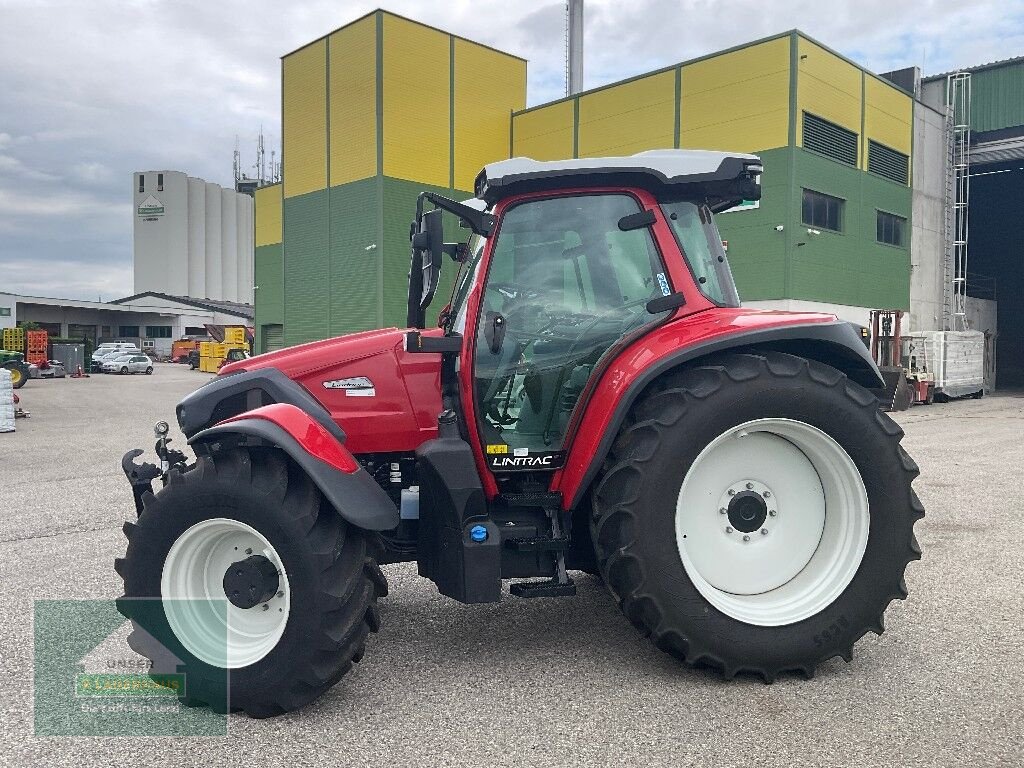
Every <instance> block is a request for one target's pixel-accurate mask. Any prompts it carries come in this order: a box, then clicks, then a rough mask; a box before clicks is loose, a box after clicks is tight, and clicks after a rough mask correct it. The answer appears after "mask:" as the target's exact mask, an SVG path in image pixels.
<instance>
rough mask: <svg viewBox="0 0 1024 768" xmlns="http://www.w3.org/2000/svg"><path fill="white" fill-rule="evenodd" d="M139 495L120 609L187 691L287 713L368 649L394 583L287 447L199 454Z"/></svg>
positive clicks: (186, 698) (129, 530)
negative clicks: (154, 489)
mask: <svg viewBox="0 0 1024 768" xmlns="http://www.w3.org/2000/svg"><path fill="white" fill-rule="evenodd" d="M144 505H145V506H144V510H143V512H142V515H141V516H140V517H139V521H138V523H137V524H134V525H133V524H131V523H126V524H125V533H126V535H127V537H128V551H127V554H126V555H125V557H124V558H123V559H119V560H117V561H116V562H115V568H116V570H117V572H118V573H119V574H120V575H121V576H122V578H123V579H124V585H125V594H124V597H123V598H121V599H120V600H119V601H118V608H119V610H120V611H121V613H123V614H124V615H125V616H127V617H128V618H130V619H132V620H133V625H134V631H133V632H132V634H131V636H130V637H129V644H130V645H131V646H132V648H133V649H134V650H135V651H136V652H137V653H139V654H141V655H143V656H145V657H146V658H148V659H150V660H151V661H152V662H153V667H152V670H151V671H152V673H153V674H156V673H165V672H168V670H167V669H160V668H158V667H159V665H160V661H161V659H166V658H168V657H174V658H175V659H177V660H180V661H177V662H176V664H183V667H184V674H185V682H184V685H185V690H184V692H183V693H182V695H181V698H182V701H183V702H184V703H186V704H189V705H204V704H205V705H209V706H210V707H212V708H213V709H215V710H217V711H229V710H237V709H240V710H244V711H245V712H247V713H248V714H250V715H252V716H254V717H269V716H273V715H278V714H282V713H284V712H288V711H290V710H293V709H297V708H298V707H301V706H303V705H305V704H307V703H309V702H310V701H312V700H313V699H315V698H317V697H318V696H320V695H321V694H323V693H324V692H325V691H327V690H328V689H329V688H330V687H331V686H333V685H334V684H335V683H336V682H338V680H340V679H341V677H342V676H343V675H344V674H345V673H346V672H347V671H349V669H351V667H352V664H353V663H354V662H357V661H359V660H360V659H361V658H362V656H363V651H364V647H365V643H366V639H367V637H368V635H369V633H370V632H376V631H377V629H378V628H379V618H378V612H377V599H378V598H379V597H382V596H384V595H386V594H387V582H386V581H385V579H384V576H383V574H382V573H381V571H380V569H379V567H378V566H377V563H376V561H375V560H374V559H373V557H372V556H371V554H370V552H369V551H368V549H367V545H366V540H365V538H364V536H363V534H362V533H361V532H360V531H359V530H358V529H355V528H352V527H351V526H349V525H348V524H347V523H345V522H344V521H343V520H342V519H341V518H340V516H339V515H337V514H336V512H335V511H334V510H333V509H331V508H330V507H328V506H327V505H326V504H325V503H324V502H322V500H321V497H320V493H319V492H318V491H317V489H316V487H315V486H314V485H313V484H312V483H311V482H310V481H309V479H308V477H306V475H305V474H303V473H302V472H301V471H300V470H298V469H297V468H296V467H295V466H294V465H292V464H291V463H290V462H288V461H287V460H286V459H285V458H284V457H283V456H282V455H281V454H280V453H279V452H277V451H274V450H270V449H252V450H251V451H249V450H233V451H230V452H226V453H223V454H220V455H217V456H216V457H215V458H214V459H213V460H211V459H209V458H202V459H200V460H199V462H198V463H197V464H196V466H195V467H194V468H193V469H190V470H189V471H187V472H185V473H184V474H179V473H172V475H171V477H170V482H169V483H168V485H167V486H166V487H165V488H164V489H163V490H161V491H160V493H158V494H157V495H156V496H152V495H147V496H146V497H145V498H144ZM138 598H149V600H138ZM169 671H171V672H174V671H176V670H175V669H171V670H169Z"/></svg>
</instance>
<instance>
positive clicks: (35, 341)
mask: <svg viewBox="0 0 1024 768" xmlns="http://www.w3.org/2000/svg"><path fill="white" fill-rule="evenodd" d="M49 336H50V335H49V334H48V333H47V332H46V331H28V332H27V333H26V334H25V359H26V360H28V362H30V363H34V364H36V365H38V364H39V363H41V362H43V361H44V360H46V345H47V340H48V339H49Z"/></svg>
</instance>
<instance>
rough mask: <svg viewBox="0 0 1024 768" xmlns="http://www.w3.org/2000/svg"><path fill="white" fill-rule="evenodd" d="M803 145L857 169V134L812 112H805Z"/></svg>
mask: <svg viewBox="0 0 1024 768" xmlns="http://www.w3.org/2000/svg"><path fill="white" fill-rule="evenodd" d="M803 145H804V149H810V150H812V151H814V152H817V153H819V154H822V155H824V156H825V157H828V158H831V159H833V160H837V161H839V162H840V163H843V164H845V165H852V166H853V167H854V168H856V167H857V134H856V133H854V132H853V131H848V130H847V129H846V128H843V127H841V126H838V125H836V124H835V123H830V122H829V121H828V120H823V119H822V118H820V117H818V116H817V115H812V114H811V113H810V112H804V131H803Z"/></svg>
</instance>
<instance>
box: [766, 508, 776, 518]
mask: <svg viewBox="0 0 1024 768" xmlns="http://www.w3.org/2000/svg"><path fill="white" fill-rule="evenodd" d="M777 514H779V513H778V512H776V511H775V510H774V509H769V510H768V516H769V517H775V516H776V515H777Z"/></svg>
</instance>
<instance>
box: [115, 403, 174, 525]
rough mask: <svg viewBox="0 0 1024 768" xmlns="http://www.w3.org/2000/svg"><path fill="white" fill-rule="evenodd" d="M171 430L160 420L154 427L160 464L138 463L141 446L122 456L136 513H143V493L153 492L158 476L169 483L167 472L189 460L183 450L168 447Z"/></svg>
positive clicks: (122, 466)
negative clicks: (168, 434) (154, 482)
mask: <svg viewBox="0 0 1024 768" xmlns="http://www.w3.org/2000/svg"><path fill="white" fill-rule="evenodd" d="M168 431H169V429H168V426H167V422H166V421H161V422H158V423H157V425H156V427H155V428H154V432H155V433H156V446H155V447H154V450H155V451H156V455H157V456H158V457H159V458H160V466H159V467H158V466H157V465H155V464H150V463H148V462H144V463H142V464H136V463H135V459H137V458H138V457H139V456H141V455H142V454H143V450H142V449H141V448H135V449H134V450H131V451H128V453H126V454H125V455H124V456H122V457H121V470H122V471H123V472H124V474H125V477H127V478H128V482H129V483H130V484H131V486H132V496H133V497H134V499H135V514H136V515H141V514H142V495H143V494H144V493H146V491H149V492H150V493H152V492H153V481H154V480H155V479H156V478H158V477H159V478H160V480H161V481H162V482H163V484H164V485H166V484H167V473H168V472H170V471H171V470H172V469H179V470H180V469H182V468H184V466H185V463H186V461H187V459H186V457H185V454H184V453H182V452H181V451H178V450H175V449H174V448H168V447H167V444H168V443H169V442H171V440H170V438H169V437H167V432H168Z"/></svg>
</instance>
